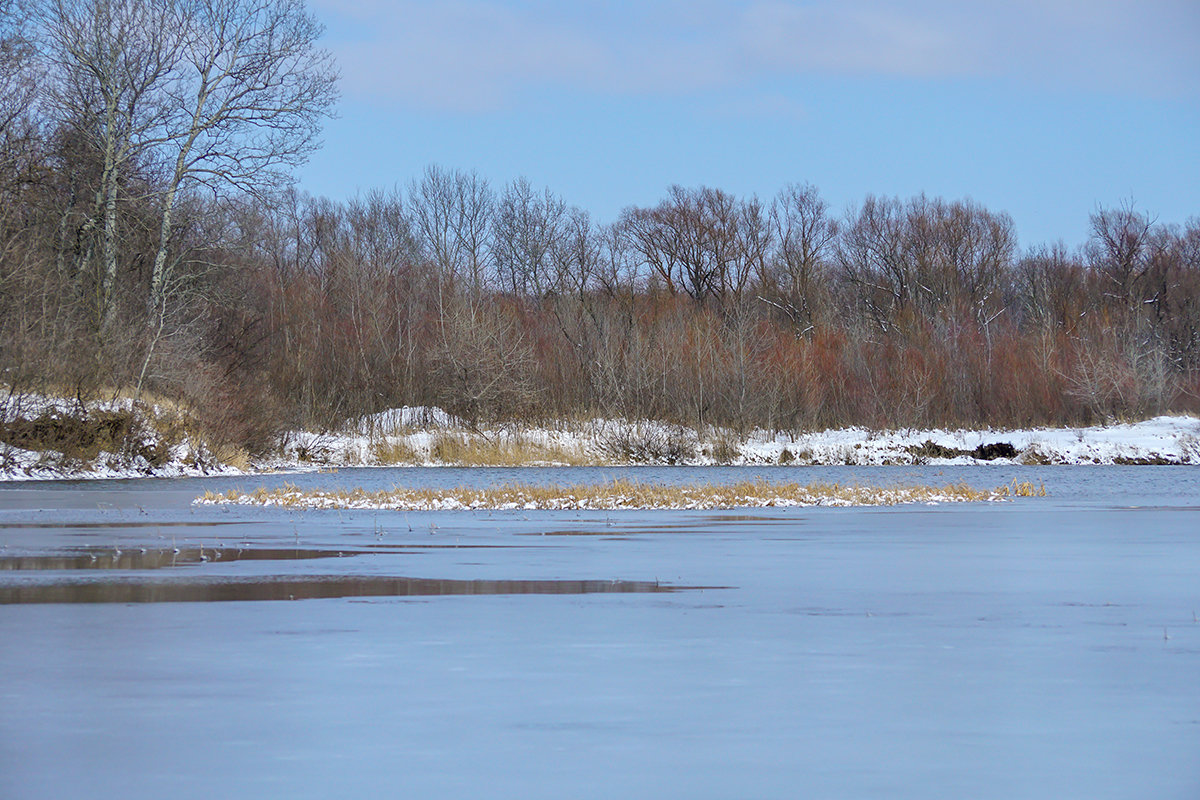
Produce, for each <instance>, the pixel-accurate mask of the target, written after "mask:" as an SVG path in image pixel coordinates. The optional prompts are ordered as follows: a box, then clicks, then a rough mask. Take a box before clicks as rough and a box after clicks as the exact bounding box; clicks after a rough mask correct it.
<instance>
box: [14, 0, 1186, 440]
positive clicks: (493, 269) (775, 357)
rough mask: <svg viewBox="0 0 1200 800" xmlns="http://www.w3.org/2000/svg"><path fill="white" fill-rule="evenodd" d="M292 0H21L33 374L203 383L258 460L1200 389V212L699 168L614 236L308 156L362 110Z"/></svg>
mask: <svg viewBox="0 0 1200 800" xmlns="http://www.w3.org/2000/svg"><path fill="white" fill-rule="evenodd" d="M319 33H320V26H319V25H318V24H317V22H316V21H315V20H314V19H313V18H312V17H311V16H310V15H309V14H308V12H307V11H306V10H305V9H304V7H303V5H302V4H300V3H299V2H298V0H41V1H40V2H37V3H33V4H31V5H27V6H19V5H18V4H17V2H16V1H15V0H0V368H2V369H3V370H4V373H3V379H2V380H3V382H4V383H5V384H6V385H7V387H8V388H9V389H10V391H15V392H21V391H32V390H35V389H36V390H43V391H54V392H56V393H60V394H68V395H70V396H77V397H79V398H81V399H86V398H89V397H95V396H99V395H100V394H103V393H106V392H107V393H111V392H116V391H124V392H131V393H134V394H138V395H152V396H156V397H167V398H173V399H177V400H180V401H182V402H184V403H186V404H187V405H189V406H190V407H191V408H192V409H194V410H195V412H196V413H197V414H198V416H199V418H200V419H201V421H202V423H203V424H205V425H206V426H208V427H209V428H210V429H211V431H213V432H214V433H218V434H219V435H221V436H225V437H227V438H228V439H229V440H230V441H233V442H236V443H238V444H240V445H242V446H244V447H247V448H250V449H265V448H267V447H269V446H270V445H271V442H272V439H273V437H274V436H275V435H276V434H277V433H278V432H279V431H280V430H282V429H285V428H288V427H293V426H305V427H309V428H317V429H320V428H333V427H336V426H338V425H340V424H342V423H343V422H345V421H346V420H348V419H352V418H355V417H357V416H359V415H362V414H365V413H370V412H373V411H377V410H381V409H384V408H388V407H393V406H397V405H404V404H407V405H437V406H441V407H443V408H446V409H448V410H450V411H452V412H454V413H456V414H458V415H460V416H462V417H463V418H464V419H466V420H467V421H468V422H469V423H471V424H483V423H496V422H534V421H537V422H548V421H553V420H561V419H567V418H578V417H582V416H606V417H616V416H620V417H627V418H654V419H661V420H668V421H673V422H679V423H685V424H690V425H698V426H706V425H723V426H732V427H736V428H739V429H746V428H750V427H753V426H764V427H769V428H776V429H810V428H818V427H829V426H845V425H867V426H873V427H909V426H932V425H971V426H980V425H983V426H986V425H994V426H999V425H1032V424H1052V425H1073V424H1084V423H1089V422H1094V421H1098V420H1104V419H1110V418H1127V417H1142V416H1146V415H1150V414H1154V413H1158V412H1162V411H1165V410H1168V409H1176V410H1192V411H1197V410H1200V220H1198V219H1196V218H1193V219H1191V220H1189V221H1187V222H1186V223H1185V224H1183V225H1182V226H1180V225H1172V224H1165V223H1160V222H1159V221H1157V220H1156V219H1155V218H1153V217H1152V216H1151V215H1149V214H1148V213H1146V212H1144V211H1142V210H1140V209H1138V208H1137V207H1136V206H1134V205H1133V204H1132V202H1127V203H1124V204H1121V205H1118V206H1115V207H1101V208H1098V209H1096V210H1095V211H1094V212H1093V213H1092V214H1091V216H1090V223H1091V225H1090V236H1089V238H1088V240H1087V242H1086V243H1085V244H1084V245H1083V246H1082V247H1079V248H1067V247H1065V246H1063V245H1062V244H1052V245H1041V246H1034V247H1029V248H1025V249H1021V248H1020V247H1019V245H1018V239H1017V233H1016V230H1015V228H1014V225H1013V222H1012V220H1011V218H1010V217H1009V216H1008V215H1007V214H1004V213H1000V212H996V211H992V210H989V209H987V208H985V207H983V206H981V205H979V204H977V203H974V202H972V201H969V200H945V199H941V198H929V197H926V196H923V195H922V196H917V197H912V198H892V197H877V196H869V197H867V198H865V199H864V200H863V201H862V202H861V203H859V204H856V205H854V206H852V207H850V208H846V209H842V210H840V211H838V210H834V209H832V208H831V207H830V206H829V205H828V204H827V203H826V202H825V201H824V200H823V199H822V197H821V196H820V193H819V192H818V190H817V189H816V188H815V187H812V186H810V185H807V184H794V185H789V186H787V187H785V188H784V189H783V190H782V191H780V192H779V193H778V194H777V195H776V196H775V197H773V198H770V199H768V200H760V199H758V198H754V197H751V198H744V197H737V196H734V195H731V194H730V193H728V192H725V191H723V190H721V189H716V188H709V187H699V188H689V187H680V186H674V187H671V188H669V189H668V191H667V192H666V194H665V196H664V197H663V199H662V200H661V201H660V202H658V203H657V204H655V205H651V206H647V207H636V206H634V207H629V208H627V209H625V210H624V211H623V212H622V213H621V214H620V215H619V216H618V218H617V219H616V220H613V221H611V222H607V223H604V224H601V223H600V222H598V221H596V220H594V219H593V218H592V217H591V216H590V215H589V214H588V213H587V212H586V211H585V210H582V209H580V208H577V207H575V206H572V205H570V204H569V203H568V202H567V201H566V200H565V199H563V198H562V197H560V196H559V195H557V194H556V193H554V192H553V191H552V190H550V189H548V188H540V187H536V186H533V185H532V184H531V183H530V182H529V181H527V180H524V179H516V180H514V181H511V182H509V183H507V184H504V185H499V186H494V185H492V184H491V183H490V182H489V181H488V180H486V179H485V178H483V177H481V176H480V175H479V174H477V173H475V172H469V171H462V170H455V169H446V168H442V167H437V166H431V167H429V168H428V169H426V170H425V172H424V173H422V174H421V175H419V176H416V177H415V178H413V179H412V180H410V181H408V182H407V184H405V185H403V186H399V185H398V186H396V187H394V188H392V189H388V190H375V191H371V192H367V193H364V194H362V195H360V196H359V197H356V198H354V199H352V200H349V201H346V202H335V201H331V200H328V199H323V198H314V197H309V196H307V195H305V194H303V193H301V192H298V191H296V190H295V189H294V188H292V187H291V186H290V174H289V173H290V170H291V169H292V168H294V167H295V166H296V165H297V164H299V163H301V162H302V161H303V160H304V158H305V157H306V156H307V155H308V154H309V153H311V151H312V149H313V148H314V147H315V144H316V137H317V135H318V133H319V129H320V125H321V122H322V121H323V119H324V118H326V117H327V116H328V115H329V114H330V112H331V110H332V108H333V105H334V103H335V101H336V74H335V70H334V66H333V64H332V61H331V60H330V58H329V56H328V54H327V53H325V52H324V51H322V50H321V49H320V48H319V47H318V45H317V38H318V36H319Z"/></svg>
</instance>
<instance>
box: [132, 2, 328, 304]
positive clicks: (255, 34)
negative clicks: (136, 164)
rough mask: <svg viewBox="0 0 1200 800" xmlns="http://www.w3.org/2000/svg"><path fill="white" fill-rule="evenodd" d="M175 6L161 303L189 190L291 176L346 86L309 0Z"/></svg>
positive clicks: (252, 187)
mask: <svg viewBox="0 0 1200 800" xmlns="http://www.w3.org/2000/svg"><path fill="white" fill-rule="evenodd" d="M161 2H163V3H168V2H170V0H161ZM170 11H171V14H172V17H173V21H174V23H175V25H176V26H177V27H178V30H180V31H181V34H182V42H181V46H180V50H179V58H178V61H177V70H176V73H175V75H173V76H172V77H173V80H172V81H171V82H170V84H168V86H167V87H166V88H167V91H166V92H165V93H164V94H165V96H166V97H165V99H166V103H167V105H168V108H169V111H170V119H169V127H168V130H167V133H168V136H169V139H168V141H167V143H166V150H167V152H168V153H169V154H170V155H171V156H173V158H172V159H171V166H170V171H169V173H168V175H167V180H166V183H165V185H164V186H163V189H162V221H161V226H160V231H159V243H158V249H157V252H156V253H155V256H154V267H153V272H152V274H151V281H150V307H151V308H155V307H158V306H160V305H161V304H162V303H163V301H164V295H165V291H164V290H165V288H166V286H167V283H168V280H169V277H170V265H169V263H168V252H169V248H170V240H171V230H172V229H171V220H172V212H173V211H174V209H175V205H176V202H177V200H178V197H179V193H180V192H181V191H185V190H187V189H189V188H191V187H200V186H202V187H205V188H207V189H209V190H211V191H213V192H220V191H222V190H223V189H227V188H233V189H236V190H239V191H243V192H250V193H261V192H263V191H265V190H268V189H271V188H275V187H278V186H280V185H281V184H284V183H286V182H287V181H288V180H289V177H288V172H287V169H288V168H290V167H295V166H297V165H299V164H301V163H303V162H304V161H305V160H306V159H307V157H308V155H309V154H310V153H311V152H312V151H313V150H314V149H315V148H316V146H317V144H318V142H317V137H318V135H319V133H320V130H321V124H322V122H323V121H324V120H325V119H326V118H327V117H328V116H329V115H330V112H331V109H332V106H333V104H334V102H336V100H337V96H338V95H337V87H336V84H337V73H336V71H335V70H334V67H333V61H332V57H331V56H330V54H329V53H328V52H327V51H325V50H324V49H322V48H320V47H318V45H317V39H318V37H319V36H320V35H321V32H322V30H323V28H322V26H321V25H320V24H319V23H318V22H317V21H316V20H315V19H314V18H313V17H312V16H311V15H310V14H309V13H308V12H307V11H306V10H305V7H304V4H303V2H302V0H177V3H172V4H171V7H170Z"/></svg>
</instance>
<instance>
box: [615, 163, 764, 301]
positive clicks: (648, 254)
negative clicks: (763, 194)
mask: <svg viewBox="0 0 1200 800" xmlns="http://www.w3.org/2000/svg"><path fill="white" fill-rule="evenodd" d="M621 228H622V231H623V232H624V234H625V236H626V237H627V240H628V242H629V244H630V247H631V248H632V249H633V250H635V251H636V252H637V253H638V254H639V255H640V256H641V258H642V260H643V261H644V263H645V265H646V266H647V267H648V268H649V269H650V272H651V275H652V276H653V277H655V278H656V279H658V280H660V281H661V282H662V284H663V285H664V286H665V287H666V289H667V291H669V292H670V293H671V294H675V293H676V292H678V291H683V292H686V293H687V294H689V295H690V296H691V297H692V298H693V299H695V300H696V301H698V302H700V303H704V302H705V301H706V300H708V299H709V298H715V299H717V300H723V299H724V298H726V297H738V296H740V295H741V293H742V291H743V290H744V289H745V288H746V286H747V284H748V283H749V280H750V278H751V276H752V275H754V274H755V273H756V272H759V273H760V274H761V271H762V268H763V264H764V261H765V258H766V255H767V252H768V249H769V246H770V241H771V234H770V230H769V228H768V225H767V222H766V217H765V214H764V212H763V209H762V206H761V205H760V204H759V202H758V201H757V200H754V199H752V200H749V201H739V200H738V199H737V198H735V197H733V196H732V195H730V194H728V193H727V192H723V191H721V190H720V189H709V188H700V189H685V188H683V187H682V186H672V187H671V190H670V197H669V198H668V199H667V200H664V201H663V202H661V203H659V205H657V206H656V207H654V208H630V209H626V211H625V212H624V213H623V214H622V216H621Z"/></svg>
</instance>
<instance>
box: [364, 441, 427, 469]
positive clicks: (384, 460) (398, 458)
mask: <svg viewBox="0 0 1200 800" xmlns="http://www.w3.org/2000/svg"><path fill="white" fill-rule="evenodd" d="M371 456H372V458H373V459H374V460H375V463H377V464H381V465H388V464H419V463H420V462H421V457H420V456H419V455H417V451H416V450H414V449H413V448H412V447H411V446H409V445H408V444H407V443H405V442H402V441H397V440H396V439H393V438H390V437H386V436H385V437H380V438H378V439H372V440H371Z"/></svg>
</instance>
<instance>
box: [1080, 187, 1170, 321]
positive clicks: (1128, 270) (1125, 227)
mask: <svg viewBox="0 0 1200 800" xmlns="http://www.w3.org/2000/svg"><path fill="white" fill-rule="evenodd" d="M1090 221H1091V226H1092V236H1091V239H1090V240H1089V241H1088V244H1087V250H1086V252H1087V255H1088V260H1089V262H1090V264H1091V266H1092V268H1093V269H1095V270H1096V271H1097V272H1098V273H1099V274H1100V275H1102V276H1104V278H1105V280H1106V281H1107V283H1108V287H1109V292H1110V293H1111V294H1112V296H1113V297H1114V298H1116V299H1117V300H1119V301H1121V302H1123V303H1125V304H1127V305H1130V306H1131V305H1132V304H1133V303H1134V302H1136V300H1137V299H1139V298H1138V297H1137V296H1136V295H1137V291H1138V289H1139V284H1140V283H1141V280H1142V279H1143V278H1144V277H1145V275H1146V271H1147V269H1149V255H1150V241H1151V238H1152V233H1153V229H1154V220H1152V219H1151V218H1150V217H1148V216H1147V215H1145V214H1143V213H1141V212H1140V211H1137V210H1136V209H1135V208H1134V205H1133V202H1132V201H1128V202H1126V203H1123V204H1122V205H1120V206H1118V207H1117V208H1104V207H1103V206H1101V207H1100V208H1099V209H1097V211H1096V213H1094V214H1092V215H1091V219H1090Z"/></svg>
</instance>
